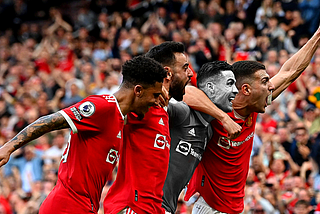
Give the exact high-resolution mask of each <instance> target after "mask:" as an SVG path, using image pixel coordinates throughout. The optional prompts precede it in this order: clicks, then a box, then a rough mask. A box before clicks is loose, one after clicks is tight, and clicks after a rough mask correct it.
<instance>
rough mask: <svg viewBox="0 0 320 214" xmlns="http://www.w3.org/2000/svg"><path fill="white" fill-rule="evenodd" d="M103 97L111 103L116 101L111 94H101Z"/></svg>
mask: <svg viewBox="0 0 320 214" xmlns="http://www.w3.org/2000/svg"><path fill="white" fill-rule="evenodd" d="M103 97H104V98H105V99H106V100H107V101H108V102H111V103H115V102H117V100H116V98H115V97H114V96H113V95H103Z"/></svg>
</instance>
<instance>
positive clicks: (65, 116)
mask: <svg viewBox="0 0 320 214" xmlns="http://www.w3.org/2000/svg"><path fill="white" fill-rule="evenodd" d="M59 113H60V114H62V116H63V117H64V119H66V121H67V122H68V124H69V126H70V127H71V129H72V132H73V134H76V133H78V129H77V127H76V125H74V123H73V121H72V120H71V118H70V117H69V115H67V113H65V112H64V111H63V110H60V111H59Z"/></svg>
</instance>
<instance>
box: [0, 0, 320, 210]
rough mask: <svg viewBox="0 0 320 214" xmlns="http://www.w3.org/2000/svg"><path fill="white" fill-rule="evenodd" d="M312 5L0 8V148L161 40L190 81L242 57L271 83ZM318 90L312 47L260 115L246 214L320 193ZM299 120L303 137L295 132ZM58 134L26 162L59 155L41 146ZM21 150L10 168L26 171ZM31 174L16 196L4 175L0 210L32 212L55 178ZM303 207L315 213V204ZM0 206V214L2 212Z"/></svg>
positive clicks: (319, 68)
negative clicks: (180, 58)
mask: <svg viewBox="0 0 320 214" xmlns="http://www.w3.org/2000/svg"><path fill="white" fill-rule="evenodd" d="M311 6H312V7H311ZM318 6H319V1H318V0H310V1H309V0H301V1H297V0H277V1H272V0H264V1H259V0H250V1H244V0H235V1H233V0H227V1H221V0H212V1H208V0H199V1H190V0H181V1H180V0H173V1H150V0H149V1H145V0H128V1H124V2H123V1H115V0H111V1H104V0H94V1H90V2H88V1H87V2H86V1H72V0H67V1H62V0H56V1H44V0H34V1H26V0H0V18H2V20H4V21H3V22H2V23H1V25H0V145H2V144H3V143H4V142H6V141H7V139H10V138H11V137H12V136H13V135H14V133H15V132H18V131H19V130H21V129H22V128H23V127H24V126H25V125H26V124H29V123H32V122H33V121H34V119H35V118H36V117H38V116H44V115H47V114H50V113H52V112H55V111H58V110H59V109H61V108H63V107H64V106H65V105H71V104H72V103H73V102H76V101H78V100H81V99H83V98H84V97H85V96H88V95H90V94H102V93H114V91H116V90H117V88H118V86H119V83H120V82H121V78H122V75H121V65H122V64H123V63H124V62H125V61H126V60H128V59H131V58H132V57H134V56H137V55H142V54H144V53H146V52H147V51H148V50H149V49H150V48H151V47H152V46H153V45H156V44H160V43H161V42H163V41H165V40H174V41H180V42H182V43H184V44H185V46H186V53H187V54H188V57H189V62H190V66H191V67H192V68H193V69H194V72H195V73H196V72H197V71H198V70H199V68H200V67H201V66H202V64H203V63H206V62H209V61H213V60H222V61H227V62H229V63H231V64H232V63H233V62H235V61H237V60H247V59H249V60H259V61H261V62H263V63H264V64H265V65H266V67H267V72H268V74H269V76H270V77H272V76H274V75H276V74H277V72H278V70H279V68H280V67H281V66H282V65H283V63H284V62H285V61H286V60H287V59H288V58H289V57H290V56H291V54H293V53H295V52H296V51H297V49H298V48H301V47H302V46H303V45H304V44H305V42H306V41H307V40H308V39H309V35H310V33H313V31H314V30H315V29H316V27H317V26H318V24H319V7H318ZM319 85H320V48H319V50H318V51H317V52H316V54H315V56H314V58H313V60H312V63H311V64H310V65H309V66H307V68H306V70H305V71H304V73H303V75H302V76H301V77H300V78H299V79H297V80H296V81H295V82H294V83H293V84H292V85H290V86H289V88H288V90H286V91H285V92H284V93H282V94H281V95H280V96H279V97H278V98H277V99H276V100H275V101H274V102H273V103H272V105H271V106H269V107H268V108H267V112H266V113H265V114H264V115H261V118H259V120H260V121H259V122H261V123H258V124H257V126H256V129H257V131H256V136H255V140H254V147H253V150H252V151H253V152H252V160H251V163H250V165H251V167H252V168H251V169H252V170H251V174H250V173H249V174H250V175H249V177H248V187H254V188H253V189H254V190H255V191H251V194H249V197H248V198H251V199H252V200H251V199H250V200H249V199H248V202H250V203H247V204H248V207H246V210H245V212H251V213H253V212H261V213H262V212H265V213H267V212H271V210H273V211H272V212H274V213H278V212H281V213H284V212H287V213H293V212H295V211H294V209H295V208H294V206H295V205H294V204H295V202H296V201H297V199H298V198H299V197H298V195H299V194H300V192H301V194H302V195H303V194H304V192H303V191H301V189H303V188H305V189H307V190H308V192H309V193H310V196H312V191H313V190H320V185H319V184H320V174H319V163H320V149H319V148H320V134H319V133H320V128H319V127H320V125H319V124H320V108H319V105H320V104H318V106H317V102H319V103H320V101H319V99H318V100H317V96H318V94H317V93H319V92H318V90H319V89H318V87H319ZM270 121H272V123H273V124H271V125H270V124H269V122H270ZM301 122H302V123H303V124H304V125H303V126H304V127H305V130H306V132H305V130H304V129H301V130H300V129H299V127H300V124H301ZM267 127H269V128H267ZM296 127H298V128H296ZM300 132H304V134H303V135H304V137H303V139H307V138H308V140H307V144H306V145H310V142H311V147H310V146H309V147H308V146H303V147H300V146H299V147H298V146H297V143H296V142H297V141H299V143H298V145H300V143H301V142H300V141H303V140H298V139H299V136H300V134H302V133H300ZM65 134H66V133H63V134H61V135H60V134H58V135H57V136H55V135H47V136H46V137H44V138H41V139H39V140H37V141H35V148H36V149H33V150H34V151H35V157H34V158H39V160H41V158H42V155H41V153H45V152H46V151H48V152H49V151H51V150H55V151H58V150H59V151H60V152H61V151H62V150H63V149H57V148H56V146H52V143H53V144H56V143H57V142H56V141H59V142H61V143H62V141H63V140H65V139H64V138H63V137H62V136H65ZM301 136H302V135H301ZM301 136H300V137H301ZM64 142H65V141H64ZM283 147H284V148H283ZM291 147H294V149H293V150H292V149H291ZM303 148H308V149H303ZM307 150H309V152H307ZM22 151H23V150H21V151H17V153H16V156H15V157H14V158H12V160H11V162H12V163H17V162H19V161H20V160H23V159H24V160H25V162H27V161H26V155H27V154H25V153H23V152H22ZM292 151H295V152H294V153H292ZM287 152H289V153H291V155H292V156H290V155H288V153H287ZM49 153H50V152H49ZM308 153H309V154H308ZM307 154H308V155H307ZM39 155H40V156H39ZM297 155H298V156H299V155H300V156H299V157H298V156H297ZM34 158H32V160H33V159H34ZM57 159H58V158H57ZM292 159H293V160H295V161H297V163H300V164H301V166H299V165H298V164H295V163H294V161H292ZM17 160H19V161H17ZM21 162H22V161H21ZM31 162H32V161H31ZM49 162H51V161H49ZM292 162H293V163H292ZM47 163H48V162H47ZM14 165H16V164H14ZM297 166H298V167H297ZM10 169H11V170H10ZM41 170H42V176H41V177H40V178H39V179H40V180H37V181H35V182H31V183H29V184H31V185H30V186H29V187H30V188H29V191H30V192H29V193H28V194H25V192H24V191H23V190H21V187H22V186H21V180H22V178H23V180H24V181H25V180H26V179H25V178H26V176H25V174H26V173H25V171H24V172H23V173H24V174H21V172H22V171H20V170H16V168H15V167H12V168H9V169H8V168H5V170H4V175H6V177H5V178H0V186H1V187H2V188H0V204H2V203H1V196H3V197H4V198H5V200H11V202H12V204H11V205H9V206H11V209H12V212H14V213H19V212H24V211H27V210H29V211H28V212H29V213H32V212H37V211H35V210H36V209H37V208H38V205H39V203H41V201H42V200H43V199H44V198H45V197H46V195H47V194H48V192H49V191H50V190H51V189H52V187H53V186H54V184H55V182H56V179H57V176H56V170H57V168H56V166H55V164H45V165H43V166H41ZM299 170H300V171H299ZM273 171H275V172H273ZM11 172H13V173H11ZM269 172H270V173H271V172H272V173H273V174H274V175H272V176H271V174H270V173H269ZM286 173H287V174H286ZM0 174H1V173H0ZM115 174H116V173H115ZM7 175H9V176H7ZM293 175H294V176H293ZM298 175H300V181H299V179H298V177H297V176H298ZM27 177H28V176H27ZM29 180H30V179H29ZM290 182H292V184H289V183H290ZM111 183H112V181H110V183H108V184H107V185H106V191H107V189H108V186H109V185H111ZM249 183H250V185H249ZM301 183H303V185H301ZM13 184H17V187H15V186H14V185H13ZM25 186H26V184H25V182H24V188H26V187H25ZM253 189H252V190H253ZM1 190H2V191H1ZM259 190H260V192H259ZM249 192H250V191H249ZM9 193H10V195H12V198H10V197H9ZM258 193H259V194H258ZM295 195H296V196H295ZM318 195H320V194H318ZM259 197H261V198H259ZM302 198H303V197H302ZM302 198H301V199H302ZM258 199H259V201H260V202H261V203H259V202H258ZM304 199H306V198H304ZM246 200H247V199H246ZM299 200H300V199H299ZM266 201H268V202H266ZM290 201H293V202H292V203H290ZM29 202H30V203H29ZM180 202H181V204H179V205H181V208H183V209H182V210H180V211H181V212H187V213H188V212H189V211H190V207H192V205H191V206H190V204H192V203H190V204H185V203H184V201H183V200H181V201H180ZM264 202H266V203H264ZM282 202H283V203H282ZM307 202H308V203H309V204H312V205H314V206H316V204H318V203H319V202H320V200H319V199H318V200H314V202H312V203H311V202H310V200H309V199H308V198H307ZM266 204H268V205H267V206H266ZM2 205H3V206H1V205H0V210H1V209H2V208H3V207H5V208H6V206H5V205H4V204H2ZM186 205H188V207H187V209H186V210H187V211H185V210H184V208H185V206H186ZM298 205H299V204H298ZM299 206H304V205H302V204H301V205H299ZM272 207H273V209H271V208H272ZM319 207H320V206H319ZM304 210H308V211H311V212H312V209H309V208H307V209H304ZM318 210H320V208H319V209H318ZM99 213H103V211H102V210H100V212H99Z"/></svg>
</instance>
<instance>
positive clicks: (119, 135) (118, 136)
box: [117, 131, 121, 139]
mask: <svg viewBox="0 0 320 214" xmlns="http://www.w3.org/2000/svg"><path fill="white" fill-rule="evenodd" d="M117 138H120V139H121V131H119V133H118V135H117Z"/></svg>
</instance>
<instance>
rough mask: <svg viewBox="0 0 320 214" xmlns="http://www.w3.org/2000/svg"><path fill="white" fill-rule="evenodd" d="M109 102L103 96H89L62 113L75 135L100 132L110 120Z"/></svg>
mask: <svg viewBox="0 0 320 214" xmlns="http://www.w3.org/2000/svg"><path fill="white" fill-rule="evenodd" d="M108 111H110V108H108V102H107V101H106V99H104V98H103V97H102V96H89V97H87V98H85V99H84V100H82V101H80V102H78V103H76V104H74V105H72V106H70V107H68V108H65V109H62V110H61V111H60V113H61V114H62V115H63V117H64V118H65V119H66V121H67V122H68V124H69V126H70V127H71V129H72V132H73V133H74V134H76V133H78V132H79V131H92V132H100V131H102V129H103V128H104V127H105V125H104V124H103V123H105V121H106V120H107V118H108V116H107V115H108Z"/></svg>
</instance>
